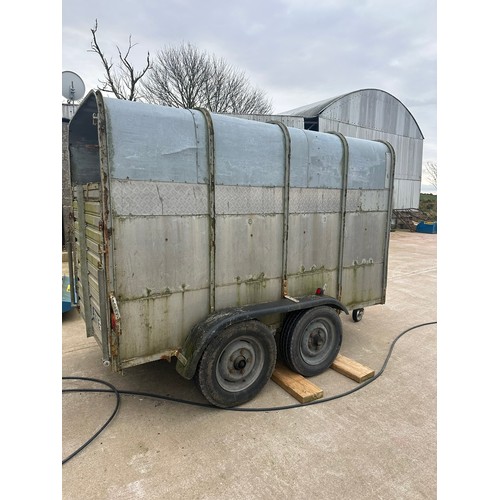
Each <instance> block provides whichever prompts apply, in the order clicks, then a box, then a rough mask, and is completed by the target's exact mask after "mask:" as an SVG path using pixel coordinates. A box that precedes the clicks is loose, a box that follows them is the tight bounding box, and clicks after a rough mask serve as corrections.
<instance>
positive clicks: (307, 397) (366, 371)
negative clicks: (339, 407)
mask: <svg viewBox="0 0 500 500" xmlns="http://www.w3.org/2000/svg"><path fill="white" fill-rule="evenodd" d="M330 368H332V369H333V370H335V371H336V372H338V373H340V374H342V375H344V376H346V377H348V378H350V379H352V380H354V381H355V382H358V383H360V382H364V381H365V380H368V379H369V378H371V377H373V376H374V375H375V370H372V369H371V368H368V367H367V366H364V365H362V364H361V363H358V362H357V361H354V360H353V359H350V358H348V357H346V356H342V355H341V354H338V355H337V357H336V358H335V360H334V361H333V363H332V365H331V366H330ZM271 379H272V380H273V381H274V382H275V383H276V384H278V385H279V386H280V387H281V388H282V389H284V390H285V391H286V392H288V394H290V395H292V396H293V397H294V398H295V399H296V400H297V401H298V402H299V403H310V402H311V401H315V400H316V399H321V398H322V397H323V390H322V389H321V388H320V387H318V386H317V385H316V384H314V383H312V382H311V381H310V380H309V379H307V378H306V377H303V376H302V375H300V374H298V373H296V372H294V371H292V370H290V369H288V368H287V367H286V366H284V365H283V364H281V363H279V362H278V363H276V368H275V369H274V372H273V374H272V376H271Z"/></svg>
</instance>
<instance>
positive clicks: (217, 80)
mask: <svg viewBox="0 0 500 500" xmlns="http://www.w3.org/2000/svg"><path fill="white" fill-rule="evenodd" d="M144 95H145V98H146V100H147V101H148V102H152V103H155V104H161V105H166V106H173V107H180V108H197V107H203V108H207V109H209V110H210V111H213V112H215V113H239V114H251V113H262V114H269V113H270V112H271V111H272V106H271V102H270V101H269V100H268V99H266V96H265V93H264V92H263V91H262V90H260V89H257V88H254V87H252V86H251V85H250V83H249V80H248V78H247V77H246V76H245V74H244V73H243V72H241V71H239V70H237V69H236V68H234V67H233V66H231V65H230V64H228V63H227V62H226V61H225V60H224V59H221V58H216V57H215V56H214V55H210V54H208V53H207V52H202V51H200V50H199V49H198V48H196V47H195V46H194V45H192V44H190V43H187V44H182V45H180V46H179V47H173V46H171V47H168V48H164V49H163V50H161V51H159V52H158V54H157V56H156V60H155V63H154V64H153V68H152V70H151V71H150V73H149V74H148V76H147V79H146V80H145V82H144Z"/></svg>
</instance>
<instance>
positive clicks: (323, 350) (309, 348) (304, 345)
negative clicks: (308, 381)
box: [300, 318, 335, 365]
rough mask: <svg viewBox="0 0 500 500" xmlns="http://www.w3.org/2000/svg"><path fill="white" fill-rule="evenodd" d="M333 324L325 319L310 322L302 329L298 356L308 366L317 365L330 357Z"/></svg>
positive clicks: (332, 341) (333, 330)
mask: <svg viewBox="0 0 500 500" xmlns="http://www.w3.org/2000/svg"><path fill="white" fill-rule="evenodd" d="M334 332H335V326H334V324H333V323H332V322H331V321H330V320H329V319H327V318H320V319H316V320H314V321H312V322H311V323H309V324H308V325H307V327H306V328H305V329H304V333H303V335H302V339H301V342H300V355H301V357H302V359H303V360H304V361H305V362H306V363H307V364H308V365H319V364H321V363H322V362H323V361H324V360H325V359H326V358H327V357H328V356H330V354H331V352H332V349H333V343H334Z"/></svg>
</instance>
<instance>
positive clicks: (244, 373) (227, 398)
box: [196, 320, 276, 408]
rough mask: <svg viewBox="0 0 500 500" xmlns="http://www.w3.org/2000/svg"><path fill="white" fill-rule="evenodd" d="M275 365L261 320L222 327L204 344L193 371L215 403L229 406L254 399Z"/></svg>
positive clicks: (272, 345) (269, 334)
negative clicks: (204, 347) (197, 363)
mask: <svg viewBox="0 0 500 500" xmlns="http://www.w3.org/2000/svg"><path fill="white" fill-rule="evenodd" d="M275 364H276V343H275V341H274V337H273V334H272V332H271V330H270V329H269V328H268V327H267V326H266V325H264V324H263V323H261V322H260V321H255V320H252V321H246V322H244V323H237V324H235V325H231V326H229V327H228V328H226V329H225V330H222V331H221V332H220V333H219V334H218V335H217V336H216V337H215V338H214V339H213V340H212V341H211V342H210V343H209V344H208V346H207V348H206V349H205V351H204V352H203V355H202V357H201V359H200V362H199V365H198V369H197V371H196V383H197V385H198V387H199V389H200V391H201V392H202V394H203V395H204V396H205V398H206V399H207V400H208V401H209V402H210V403H212V404H213V405H215V406H218V407H221V408H229V407H232V406H237V405H241V404H243V403H246V402H247V401H250V400H251V399H253V398H254V397H255V396H256V395H257V394H258V393H259V392H260V390H261V389H262V388H263V387H264V385H265V384H266V383H267V381H268V380H269V379H270V378H271V375H272V373H273V370H274V366H275Z"/></svg>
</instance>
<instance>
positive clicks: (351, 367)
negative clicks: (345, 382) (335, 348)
mask: <svg viewBox="0 0 500 500" xmlns="http://www.w3.org/2000/svg"><path fill="white" fill-rule="evenodd" d="M330 368H333V369H334V370H335V371H336V372H339V373H342V375H345V376H346V377H349V378H350V379H352V380H355V381H356V382H364V381H365V380H367V379H369V378H371V377H373V376H374V375H375V370H372V369H371V368H368V367H367V366H364V365H362V364H361V363H358V362H357V361H354V360H353V359H349V358H346V357H345V356H342V355H341V354H338V355H337V357H336V358H335V360H334V361H333V363H332V365H331V366H330Z"/></svg>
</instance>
